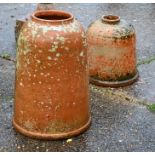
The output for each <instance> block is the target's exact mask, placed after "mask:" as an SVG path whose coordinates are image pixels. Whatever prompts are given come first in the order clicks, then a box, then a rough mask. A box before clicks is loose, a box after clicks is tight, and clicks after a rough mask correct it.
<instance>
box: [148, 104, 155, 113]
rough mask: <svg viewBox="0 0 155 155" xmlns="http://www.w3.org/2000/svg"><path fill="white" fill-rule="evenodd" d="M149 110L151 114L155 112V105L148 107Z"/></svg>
mask: <svg viewBox="0 0 155 155" xmlns="http://www.w3.org/2000/svg"><path fill="white" fill-rule="evenodd" d="M148 109H149V110H150V111H151V112H155V104H151V105H148Z"/></svg>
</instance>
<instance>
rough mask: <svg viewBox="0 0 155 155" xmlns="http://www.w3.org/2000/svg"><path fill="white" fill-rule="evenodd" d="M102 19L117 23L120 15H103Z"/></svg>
mask: <svg viewBox="0 0 155 155" xmlns="http://www.w3.org/2000/svg"><path fill="white" fill-rule="evenodd" d="M102 21H103V22H106V23H117V22H119V21H120V17H119V16H115V15H103V16H102Z"/></svg>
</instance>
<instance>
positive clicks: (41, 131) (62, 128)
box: [13, 10, 90, 139]
mask: <svg viewBox="0 0 155 155" xmlns="http://www.w3.org/2000/svg"><path fill="white" fill-rule="evenodd" d="M86 51H87V44H86V36H85V32H84V30H83V27H82V26H81V24H80V23H79V22H78V21H77V20H75V19H74V17H73V15H72V14H70V13H67V12H63V11H57V10H55V11H38V12H35V13H34V14H33V15H32V16H31V19H29V20H28V21H27V22H26V23H25V24H24V25H23V27H22V30H21V32H20V35H19V38H18V48H17V63H16V85H15V107H14V119H13V125H14V127H15V128H16V129H17V130H18V131H19V132H21V133H23V134H25V135H27V136H31V137H34V138H42V139H61V138H68V137H71V136H75V135H77V134H79V133H81V132H83V131H84V130H86V129H87V128H88V126H89V124H90V113H89V103H88V99H89V94H88V81H89V80H88V67H87V52H86Z"/></svg>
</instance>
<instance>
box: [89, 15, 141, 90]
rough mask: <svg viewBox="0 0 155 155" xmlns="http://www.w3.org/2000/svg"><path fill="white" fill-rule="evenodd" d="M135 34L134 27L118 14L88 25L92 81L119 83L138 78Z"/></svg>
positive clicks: (131, 81)
mask: <svg viewBox="0 0 155 155" xmlns="http://www.w3.org/2000/svg"><path fill="white" fill-rule="evenodd" d="M135 37H136V35H135V30H134V27H133V26H132V25H131V24H128V23H127V22H126V21H125V20H122V19H120V17H118V16H113V15H107V16H103V17H102V18H101V19H99V20H97V21H95V22H94V23H92V24H91V25H90V26H89V28H88V31H87V41H88V57H89V72H90V77H91V78H90V82H91V83H94V84H96V85H101V86H110V87H119V86H126V85H129V84H132V83H133V82H135V81H136V80H137V78H138V72H137V68H136V38H135Z"/></svg>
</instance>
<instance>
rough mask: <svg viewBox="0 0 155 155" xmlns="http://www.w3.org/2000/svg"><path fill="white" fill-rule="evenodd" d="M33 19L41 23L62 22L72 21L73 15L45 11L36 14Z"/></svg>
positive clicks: (57, 11) (56, 11)
mask: <svg viewBox="0 0 155 155" xmlns="http://www.w3.org/2000/svg"><path fill="white" fill-rule="evenodd" d="M32 18H33V19H35V20H40V21H48V22H60V21H70V20H72V19H73V15H72V14H70V13H68V12H64V11H59V10H43V11H37V12H35V13H34V14H33V15H32Z"/></svg>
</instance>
